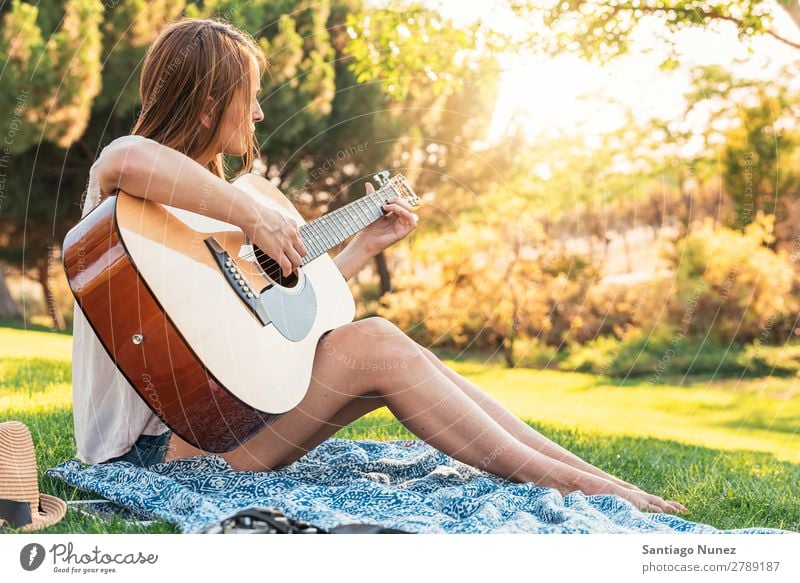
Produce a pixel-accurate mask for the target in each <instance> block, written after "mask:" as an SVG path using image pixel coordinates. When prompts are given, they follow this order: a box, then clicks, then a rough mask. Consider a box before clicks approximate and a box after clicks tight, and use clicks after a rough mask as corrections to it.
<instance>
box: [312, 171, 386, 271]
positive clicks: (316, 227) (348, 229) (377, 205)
mask: <svg viewBox="0 0 800 583" xmlns="http://www.w3.org/2000/svg"><path fill="white" fill-rule="evenodd" d="M396 196H397V195H396V194H395V191H394V189H393V188H392V187H391V186H388V185H387V186H384V187H383V188H381V189H380V190H378V191H377V192H374V193H372V194H369V195H367V196H365V197H363V198H360V199H358V200H355V201H353V202H351V203H348V204H346V205H345V206H343V207H341V208H338V209H336V210H335V211H332V212H329V213H328V214H326V215H323V216H321V217H319V218H317V219H314V220H313V221H311V222H310V223H306V224H305V225H301V226H300V238H301V239H302V241H303V245H305V247H306V250H307V251H308V254H307V255H306V256H305V257H303V260H302V261H301V263H300V265H305V264H306V263H308V262H309V261H313V260H314V259H316V258H317V257H319V256H320V255H323V254H324V253H327V252H328V251H329V250H330V249H332V248H333V247H335V246H336V245H339V244H340V243H341V242H343V241H345V240H346V239H347V238H348V237H351V236H352V235H355V234H356V233H358V232H359V231H361V230H362V229H364V228H365V227H366V226H367V225H370V224H372V223H374V222H375V221H377V220H378V219H379V218H381V217H382V216H383V214H384V213H383V204H384V203H385V202H386V201H387V200H388V199H390V198H393V197H396Z"/></svg>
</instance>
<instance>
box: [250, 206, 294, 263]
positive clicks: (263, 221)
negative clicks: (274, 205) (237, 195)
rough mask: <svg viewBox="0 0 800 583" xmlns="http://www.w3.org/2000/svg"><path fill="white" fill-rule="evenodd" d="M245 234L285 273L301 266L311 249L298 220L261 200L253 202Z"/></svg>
mask: <svg viewBox="0 0 800 583" xmlns="http://www.w3.org/2000/svg"><path fill="white" fill-rule="evenodd" d="M245 234H246V235H247V236H248V237H250V240H251V241H252V242H253V243H254V244H255V245H257V246H258V247H259V248H260V249H261V250H262V251H263V252H264V253H266V254H267V255H269V256H270V257H271V258H272V259H274V260H275V261H276V262H277V263H278V265H280V266H281V271H282V273H283V276H284V277H288V276H289V275H290V274H291V273H292V272H293V271H294V270H295V269H297V268H298V267H300V261H301V260H302V259H303V257H305V255H306V254H307V253H308V251H307V249H306V247H305V245H303V242H302V240H301V239H300V228H299V226H298V225H297V223H295V222H294V221H293V220H291V219H290V218H288V217H287V216H285V215H283V214H281V213H279V212H278V211H275V210H272V209H271V208H269V207H266V206H264V205H262V204H255V205H253V209H252V214H251V216H250V221H249V225H248V228H247V229H246V230H245Z"/></svg>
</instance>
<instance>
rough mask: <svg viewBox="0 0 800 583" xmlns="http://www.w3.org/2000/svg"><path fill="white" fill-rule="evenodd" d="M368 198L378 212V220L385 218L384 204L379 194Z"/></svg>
mask: <svg viewBox="0 0 800 583" xmlns="http://www.w3.org/2000/svg"><path fill="white" fill-rule="evenodd" d="M367 198H368V199H369V202H371V203H372V205H373V207H374V208H375V210H377V211H378V218H380V217H382V216H383V202H382V201H381V199H380V197H379V196H378V193H375V194H373V195H370V196H368V197H367Z"/></svg>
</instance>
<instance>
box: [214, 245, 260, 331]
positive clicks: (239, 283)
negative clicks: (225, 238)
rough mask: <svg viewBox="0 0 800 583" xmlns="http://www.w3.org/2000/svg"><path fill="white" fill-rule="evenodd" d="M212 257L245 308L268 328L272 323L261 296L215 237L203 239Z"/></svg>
mask: <svg viewBox="0 0 800 583" xmlns="http://www.w3.org/2000/svg"><path fill="white" fill-rule="evenodd" d="M203 241H204V242H205V244H206V246H207V247H208V249H209V251H211V255H212V256H213V257H214V260H215V261H216V262H217V265H218V266H219V270H220V273H222V275H223V276H224V277H225V279H226V280H227V282H228V284H229V285H230V286H231V288H232V289H233V291H234V292H236V295H237V296H239V299H240V300H242V302H243V303H244V305H245V306H247V308H248V309H249V310H250V311H251V312H252V313H253V315H255V316H256V318H258V319H259V321H260V322H261V323H262V324H263V325H264V326H266V325H267V324H269V323H270V322H272V318H270V317H269V314H268V313H267V310H266V309H265V308H264V304H262V303H261V301H260V298H261V294H260V293H259V292H257V291H255V290H253V289H251V288H250V286H249V285H248V284H247V281H246V280H245V279H244V278H243V277H241V272H240V271H239V268H238V267H237V266H236V263H235V262H234V261H233V259H231V257H230V255H229V254H228V252H227V251H226V250H225V248H224V247H223V246H222V245H220V244H219V242H218V241H217V240H216V239H215V238H214V237H206V238H205V239H203Z"/></svg>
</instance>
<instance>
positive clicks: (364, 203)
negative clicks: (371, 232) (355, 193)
mask: <svg viewBox="0 0 800 583" xmlns="http://www.w3.org/2000/svg"><path fill="white" fill-rule="evenodd" d="M359 204H360V205H361V208H363V209H364V213H365V214H366V215H367V217H369V222H370V223H374V222H375V221H376V220H377V219H378V218H379V217H376V216H375V209H374V208H373V207H371V206H370V205H369V202H368V201H367V200H365V199H363V198H362V199H360V203H359Z"/></svg>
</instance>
